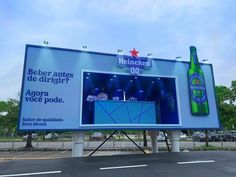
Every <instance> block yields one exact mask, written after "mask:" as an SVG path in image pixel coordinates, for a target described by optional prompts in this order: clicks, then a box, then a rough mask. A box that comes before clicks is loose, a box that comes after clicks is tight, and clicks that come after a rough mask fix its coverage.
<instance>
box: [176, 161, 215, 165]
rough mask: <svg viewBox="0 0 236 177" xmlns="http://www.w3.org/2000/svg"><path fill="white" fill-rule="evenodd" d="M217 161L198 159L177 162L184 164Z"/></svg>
mask: <svg viewBox="0 0 236 177" xmlns="http://www.w3.org/2000/svg"><path fill="white" fill-rule="evenodd" d="M212 162H216V161H215V160H196V161H188V162H177V164H179V165H183V164H194V163H212Z"/></svg>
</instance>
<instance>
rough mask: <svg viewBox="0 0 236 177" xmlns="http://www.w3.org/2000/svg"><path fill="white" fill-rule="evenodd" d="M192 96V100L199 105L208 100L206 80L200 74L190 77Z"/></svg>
mask: <svg viewBox="0 0 236 177" xmlns="http://www.w3.org/2000/svg"><path fill="white" fill-rule="evenodd" d="M190 95H191V97H192V99H193V100H194V101H195V102H196V103H199V104H202V103H204V102H205V101H206V100H207V95H206V87H205V83H204V79H203V77H202V76H201V75H200V74H198V73H194V74H193V75H191V76H190Z"/></svg>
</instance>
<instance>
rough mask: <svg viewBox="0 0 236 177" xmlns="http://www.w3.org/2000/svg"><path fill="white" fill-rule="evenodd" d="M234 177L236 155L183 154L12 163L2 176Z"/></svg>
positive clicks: (0, 167)
mask: <svg viewBox="0 0 236 177" xmlns="http://www.w3.org/2000/svg"><path fill="white" fill-rule="evenodd" d="M7 176H36V177H41V176H42V177H46V176H50V177H54V176H59V177H80V176H81V177H199V176H200V177H212V176H214V177H235V176H236V153H235V152H224V151H214V152H208V151H205V152H180V153H157V154H146V155H145V154H132V155H114V156H94V157H83V158H56V159H46V160H45V159H44V160H42V159H37V160H11V161H6V162H0V177H7Z"/></svg>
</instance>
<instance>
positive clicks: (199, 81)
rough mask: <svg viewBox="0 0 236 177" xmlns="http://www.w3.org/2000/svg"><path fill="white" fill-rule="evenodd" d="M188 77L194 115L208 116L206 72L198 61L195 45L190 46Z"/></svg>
mask: <svg viewBox="0 0 236 177" xmlns="http://www.w3.org/2000/svg"><path fill="white" fill-rule="evenodd" d="M188 77H189V93H190V108H191V112H192V115H196V116H206V115H208V114H209V106H208V100H207V92H206V86H205V80H204V74H203V72H202V70H201V67H200V64H199V61H198V57H197V49H196V47H194V46H190V67H189V70H188Z"/></svg>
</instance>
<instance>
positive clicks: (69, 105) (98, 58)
mask: <svg viewBox="0 0 236 177" xmlns="http://www.w3.org/2000/svg"><path fill="white" fill-rule="evenodd" d="M199 66H200V67H201V71H202V72H203V73H204V81H205V82H204V88H205V91H206V93H207V100H208V102H207V103H208V104H207V106H208V108H209V111H208V112H207V114H205V115H204V116H203V115H200V114H199V115H195V114H193V113H192V111H191V106H190V105H192V102H191V101H192V100H191V94H190V93H189V77H188V72H189V68H190V62H182V61H173V60H165V59H158V58H145V57H140V58H139V57H138V56H124V55H116V54H105V53H98V52H88V51H81V50H72V49H62V48H54V47H42V46H35V45H26V52H25V63H24V72H23V78H22V90H21V106H20V115H19V124H18V128H19V129H20V130H29V131H30V130H75V131H77V130H95V129H116V130H117V129H208V128H219V119H218V111H217V106H216V98H215V90H214V78H213V68H212V65H211V64H199ZM193 82H194V84H195V82H196V83H197V81H196V79H195V80H194V81H193ZM191 87H193V86H191ZM194 88H195V89H196V88H200V86H198V85H196V84H195V85H194ZM204 93H205V92H204ZM194 94H195V97H197V96H199V94H200V93H198V91H194ZM197 94H198V95H197ZM200 96H201V95H200Z"/></svg>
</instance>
